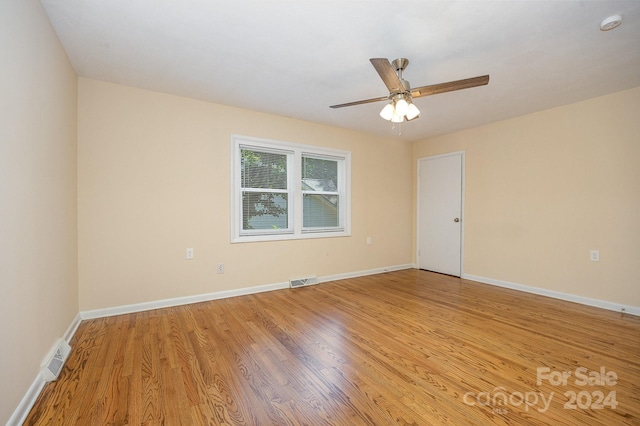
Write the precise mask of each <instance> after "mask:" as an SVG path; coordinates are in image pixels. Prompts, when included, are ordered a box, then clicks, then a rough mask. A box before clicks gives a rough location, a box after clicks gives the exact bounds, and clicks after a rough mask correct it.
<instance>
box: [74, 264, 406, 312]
mask: <svg viewBox="0 0 640 426" xmlns="http://www.w3.org/2000/svg"><path fill="white" fill-rule="evenodd" d="M411 268H415V264H405V265H396V266H389V267H384V268H376V269H368V270H364V271H357V272H348V273H345V274H336V275H327V276H324V277H318V284H320V283H323V282H327V281H337V280H343V279H347V278H357V277H364V276H366V275H374V274H382V273H385V272H391V271H400V270H402V269H411ZM285 288H289V282H288V281H286V282H281V283H273V284H265V285H259V286H255V287H245V288H240V289H236V290H225V291H217V292H214V293H205V294H196V295H193V296H184V297H175V298H172V299H163V300H156V301H152V302H143V303H135V304H131V305H123V306H116V307H113V308H104V309H94V310H90V311H82V312H80V317H81V318H82V319H83V320H86V319H94V318H103V317H110V316H113V315H121V314H131V313H134V312H142V311H148V310H151V309H161V308H170V307H172V306H180V305H188V304H190V303H200V302H207V301H210V300H217V299H226V298H228V297H236V296H244V295H247V294H256V293H262V292H265V291H273V290H281V289H285Z"/></svg>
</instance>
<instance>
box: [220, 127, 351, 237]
mask: <svg viewBox="0 0 640 426" xmlns="http://www.w3.org/2000/svg"><path fill="white" fill-rule="evenodd" d="M231 141H232V147H231V149H232V167H231V169H232V174H233V175H232V180H231V181H232V200H231V221H232V226H231V229H232V231H231V232H232V235H231V240H232V242H241V241H264V240H283V239H295V238H319V237H336V236H348V235H350V234H351V232H350V211H349V210H350V209H349V207H350V204H351V203H350V199H349V188H350V185H349V178H350V166H351V153H349V152H347V151H340V150H333V149H326V148H319V147H314V146H307V145H299V144H292V143H286V142H276V141H268V140H262V139H255V138H248V137H244V136H232V138H231Z"/></svg>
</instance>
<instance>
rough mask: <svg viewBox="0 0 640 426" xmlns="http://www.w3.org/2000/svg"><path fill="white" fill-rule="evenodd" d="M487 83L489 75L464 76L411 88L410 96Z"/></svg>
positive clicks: (449, 90) (416, 96)
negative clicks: (463, 77)
mask: <svg viewBox="0 0 640 426" xmlns="http://www.w3.org/2000/svg"><path fill="white" fill-rule="evenodd" d="M488 83H489V76H488V75H483V76H480V77H472V78H465V79H464V80H456V81H449V82H448V83H439V84H432V85H430V86H422V87H416V88H414V89H411V96H412V97H414V98H419V97H421V96H429V95H437V94H438V93H445V92H452V91H454V90H461V89H469V88H471V87H477V86H484V85H485V84H488Z"/></svg>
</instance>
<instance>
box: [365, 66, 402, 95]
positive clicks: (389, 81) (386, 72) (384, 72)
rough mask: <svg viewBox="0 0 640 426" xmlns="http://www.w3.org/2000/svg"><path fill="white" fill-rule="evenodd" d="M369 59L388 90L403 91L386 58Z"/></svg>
mask: <svg viewBox="0 0 640 426" xmlns="http://www.w3.org/2000/svg"><path fill="white" fill-rule="evenodd" d="M369 61H371V64H372V65H373V67H374V68H375V69H376V71H377V72H378V74H379V75H380V78H381V79H382V81H384V84H385V85H386V86H387V89H389V92H404V86H403V85H402V82H401V81H400V79H399V78H398V74H396V71H395V70H394V69H393V67H392V66H391V63H390V62H389V60H388V59H387V58H371V59H369Z"/></svg>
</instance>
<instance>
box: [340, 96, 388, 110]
mask: <svg viewBox="0 0 640 426" xmlns="http://www.w3.org/2000/svg"><path fill="white" fill-rule="evenodd" d="M388 99H389V97H388V96H382V97H380V98H373V99H365V100H363V101H355V102H347V103H346V104H338V105H331V106H330V107H329V108H344V107H349V106H354V105H362V104H369V103H371V102H379V101H386V100H388Z"/></svg>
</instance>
